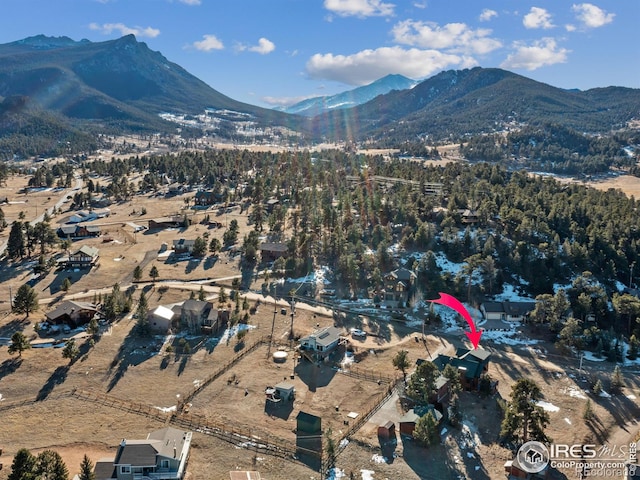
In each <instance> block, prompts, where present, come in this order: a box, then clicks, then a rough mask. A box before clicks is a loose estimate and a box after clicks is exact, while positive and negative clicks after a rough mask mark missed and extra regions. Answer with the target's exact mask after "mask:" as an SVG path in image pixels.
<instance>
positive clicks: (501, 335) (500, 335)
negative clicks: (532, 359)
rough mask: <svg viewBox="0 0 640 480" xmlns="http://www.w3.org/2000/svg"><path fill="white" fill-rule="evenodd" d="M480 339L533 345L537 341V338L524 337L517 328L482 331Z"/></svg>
mask: <svg viewBox="0 0 640 480" xmlns="http://www.w3.org/2000/svg"><path fill="white" fill-rule="evenodd" d="M482 340H492V341H494V342H495V343H500V344H504V345H534V344H536V343H538V342H539V340H534V339H531V338H527V337H525V336H524V334H523V333H522V332H521V331H519V330H511V331H508V332H501V331H499V330H490V331H483V332H482V338H481V340H480V341H482Z"/></svg>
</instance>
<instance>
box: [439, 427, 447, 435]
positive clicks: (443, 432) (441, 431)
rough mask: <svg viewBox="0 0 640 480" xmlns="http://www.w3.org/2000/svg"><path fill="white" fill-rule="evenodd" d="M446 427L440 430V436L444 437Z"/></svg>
mask: <svg viewBox="0 0 640 480" xmlns="http://www.w3.org/2000/svg"><path fill="white" fill-rule="evenodd" d="M447 431H448V430H447V427H444V428H443V429H442V430H440V436H442V435H444V434H445V433H447Z"/></svg>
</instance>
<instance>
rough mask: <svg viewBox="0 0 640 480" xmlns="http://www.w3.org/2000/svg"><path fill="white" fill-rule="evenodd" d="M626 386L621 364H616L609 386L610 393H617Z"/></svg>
mask: <svg viewBox="0 0 640 480" xmlns="http://www.w3.org/2000/svg"><path fill="white" fill-rule="evenodd" d="M623 388H624V378H623V377H622V372H621V371H620V365H616V367H615V368H614V369H613V373H612V374H611V386H610V387H609V391H610V393H612V394H614V395H617V394H618V393H621V392H622V389H623Z"/></svg>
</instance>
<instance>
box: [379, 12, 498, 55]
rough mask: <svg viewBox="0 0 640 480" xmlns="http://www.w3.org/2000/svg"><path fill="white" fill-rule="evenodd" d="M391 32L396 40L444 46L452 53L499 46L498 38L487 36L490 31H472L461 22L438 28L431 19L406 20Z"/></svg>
mask: <svg viewBox="0 0 640 480" xmlns="http://www.w3.org/2000/svg"><path fill="white" fill-rule="evenodd" d="M391 32H392V34H393V37H394V40H395V41H396V42H398V43H401V44H404V45H410V46H415V47H420V48H437V49H447V50H451V51H452V52H453V53H458V52H463V53H468V54H480V55H484V54H486V53H489V52H492V51H493V50H496V49H498V48H500V47H501V46H502V43H500V41H499V40H496V39H494V38H491V37H490V36H489V35H490V34H491V33H492V31H491V30H489V29H483V28H480V29H477V30H473V29H472V28H469V27H468V26H467V25H466V24H464V23H448V24H446V25H444V26H442V27H441V26H439V25H438V24H436V23H433V22H418V21H413V20H405V21H403V22H400V23H397V24H396V25H395V26H394V27H393V29H392V30H391Z"/></svg>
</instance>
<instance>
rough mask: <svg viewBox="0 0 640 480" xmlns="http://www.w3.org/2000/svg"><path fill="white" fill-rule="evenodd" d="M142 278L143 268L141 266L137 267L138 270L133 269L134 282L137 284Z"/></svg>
mask: <svg viewBox="0 0 640 480" xmlns="http://www.w3.org/2000/svg"><path fill="white" fill-rule="evenodd" d="M141 278H142V267H140V265H136V268H134V269H133V280H134V281H135V282H139V281H140V279H141Z"/></svg>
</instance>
